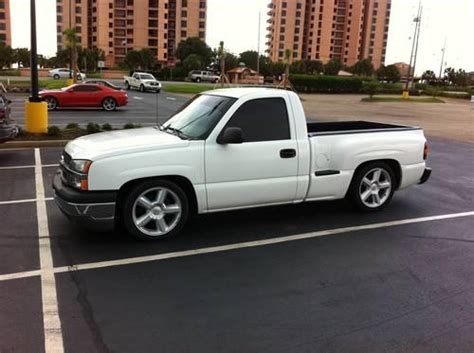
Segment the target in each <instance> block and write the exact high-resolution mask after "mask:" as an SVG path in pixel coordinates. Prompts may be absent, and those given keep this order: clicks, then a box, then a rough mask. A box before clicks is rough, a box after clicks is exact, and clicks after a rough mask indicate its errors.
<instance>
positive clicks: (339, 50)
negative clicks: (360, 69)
mask: <svg viewBox="0 0 474 353" xmlns="http://www.w3.org/2000/svg"><path fill="white" fill-rule="evenodd" d="M390 6H391V0H271V3H270V4H269V5H268V7H269V11H268V16H269V18H268V21H267V22H268V23H269V26H268V27H267V30H268V34H267V38H268V41H267V46H268V49H267V51H268V53H269V56H270V58H271V59H272V60H273V61H281V60H283V59H284V55H285V51H286V50H287V49H289V50H290V51H291V52H292V56H291V61H296V60H321V61H322V62H323V63H326V62H327V61H329V60H331V59H332V58H336V59H339V60H340V61H341V62H342V63H343V64H344V65H347V66H351V65H353V64H354V63H356V62H357V61H358V60H360V59H365V58H369V59H371V60H372V63H373V64H374V66H375V68H378V67H379V66H380V65H381V64H383V63H384V62H385V51H386V47H387V34H388V26H389V19H390Z"/></svg>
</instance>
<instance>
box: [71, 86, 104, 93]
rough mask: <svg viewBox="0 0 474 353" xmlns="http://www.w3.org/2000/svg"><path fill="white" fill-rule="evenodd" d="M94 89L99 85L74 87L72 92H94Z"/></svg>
mask: <svg viewBox="0 0 474 353" xmlns="http://www.w3.org/2000/svg"><path fill="white" fill-rule="evenodd" d="M96 91H99V87H96V86H86V85H81V86H76V87H74V92H96Z"/></svg>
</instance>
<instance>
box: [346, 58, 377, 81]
mask: <svg viewBox="0 0 474 353" xmlns="http://www.w3.org/2000/svg"><path fill="white" fill-rule="evenodd" d="M350 71H351V72H352V73H353V74H355V75H357V76H366V77H367V76H372V75H373V73H374V65H372V61H370V60H369V59H362V60H359V61H358V62H356V63H355V64H354V65H353V66H352V67H351V68H350Z"/></svg>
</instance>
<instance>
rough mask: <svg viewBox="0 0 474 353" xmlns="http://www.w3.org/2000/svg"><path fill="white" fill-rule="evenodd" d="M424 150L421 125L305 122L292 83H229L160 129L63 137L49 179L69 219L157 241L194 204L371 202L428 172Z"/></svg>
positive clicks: (204, 207) (205, 207)
mask: <svg viewBox="0 0 474 353" xmlns="http://www.w3.org/2000/svg"><path fill="white" fill-rule="evenodd" d="M427 153H428V148H427V145H426V139H425V137H424V135H423V131H422V130H421V129H420V128H416V127H408V126H399V125H389V124H380V123H372V122H364V121H355V122H351V121H348V122H327V123H325V122H322V123H307V122H306V118H305V114H304V111H303V106H302V104H301V102H300V100H299V98H298V96H297V95H296V94H295V93H293V92H289V91H284V90H276V89H263V88H232V89H221V90H215V91H209V92H205V93H203V94H200V95H198V96H196V97H194V98H193V99H191V100H190V101H189V102H188V103H187V104H185V105H184V106H183V107H182V108H181V109H180V110H179V111H178V112H177V113H176V114H175V115H174V116H173V117H171V118H170V119H169V120H168V121H167V122H166V123H165V124H163V125H162V126H159V127H158V126H157V127H147V128H141V129H134V130H123V131H113V132H106V133H98V134H94V135H89V136H85V137H80V138H78V139H76V140H74V141H71V142H70V143H68V145H67V146H66V148H65V151H64V153H63V156H62V159H61V165H60V169H59V171H58V173H57V174H56V176H55V178H54V182H53V187H54V190H55V199H56V201H57V204H58V206H59V208H60V209H61V210H62V211H63V212H64V213H65V214H66V215H67V216H68V217H69V218H71V219H75V220H78V221H79V223H80V224H84V225H90V226H95V227H96V228H97V227H100V228H102V229H104V228H111V227H113V226H115V225H117V224H123V225H124V226H125V227H126V229H127V230H128V231H129V232H130V233H131V234H132V235H133V236H135V237H137V238H140V239H162V238H165V237H171V236H173V235H176V234H177V233H179V231H180V230H181V229H182V227H183V226H184V224H185V223H186V220H187V219H188V217H189V216H190V215H191V214H195V213H201V214H202V213H207V212H217V211H224V210H232V209H240V208H249V207H259V206H267V205H278V204H291V203H299V202H303V201H316V200H334V199H342V198H345V197H347V198H348V199H350V200H351V201H352V202H353V203H354V205H355V206H356V207H357V208H358V209H360V210H362V211H377V210H380V209H382V208H384V207H385V206H386V205H387V204H388V203H389V201H390V199H391V198H392V195H393V193H394V191H395V190H399V189H403V188H406V187H407V186H410V185H415V184H421V183H424V182H425V181H426V180H427V179H428V178H429V176H430V173H431V170H430V169H429V168H427V167H426V165H425V160H426V158H427Z"/></svg>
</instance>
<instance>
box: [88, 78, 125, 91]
mask: <svg viewBox="0 0 474 353" xmlns="http://www.w3.org/2000/svg"><path fill="white" fill-rule="evenodd" d="M84 83H85V84H92V85H100V86H105V87H108V88H112V89H114V90H116V91H121V90H122V87H119V86H117V85H114V84H113V83H112V82H110V81H107V80H100V79H94V80H86V81H84Z"/></svg>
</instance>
